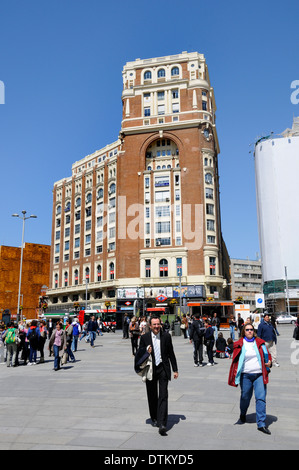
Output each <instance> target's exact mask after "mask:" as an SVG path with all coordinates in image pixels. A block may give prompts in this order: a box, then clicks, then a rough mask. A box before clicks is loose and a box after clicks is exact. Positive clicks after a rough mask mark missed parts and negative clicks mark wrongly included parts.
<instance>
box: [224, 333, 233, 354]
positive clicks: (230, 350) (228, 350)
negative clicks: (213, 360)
mask: <svg viewBox="0 0 299 470" xmlns="http://www.w3.org/2000/svg"><path fill="white" fill-rule="evenodd" d="M226 343H227V345H226V350H225V353H226V354H227V356H228V357H229V358H230V359H231V358H232V355H233V351H234V342H233V340H232V339H231V338H227V342H226Z"/></svg>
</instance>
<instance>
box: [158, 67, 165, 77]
mask: <svg viewBox="0 0 299 470" xmlns="http://www.w3.org/2000/svg"><path fill="white" fill-rule="evenodd" d="M163 77H165V69H160V70H159V71H158V78H163Z"/></svg>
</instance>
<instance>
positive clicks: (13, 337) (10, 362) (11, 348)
mask: <svg viewBox="0 0 299 470" xmlns="http://www.w3.org/2000/svg"><path fill="white" fill-rule="evenodd" d="M2 339H3V340H4V341H5V346H6V350H7V360H6V365H7V367H10V366H12V367H16V358H17V351H18V343H19V342H20V338H19V330H18V329H17V328H16V327H15V324H14V323H13V322H11V323H9V324H8V325H7V330H5V332H4V333H3V334H2Z"/></svg>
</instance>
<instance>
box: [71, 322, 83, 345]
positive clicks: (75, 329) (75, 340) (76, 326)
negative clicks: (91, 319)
mask: <svg viewBox="0 0 299 470" xmlns="http://www.w3.org/2000/svg"><path fill="white" fill-rule="evenodd" d="M72 327H73V341H72V351H73V352H76V351H77V348H78V339H79V336H80V333H81V325H80V323H79V319H78V318H77V317H76V318H74V320H73V322H72Z"/></svg>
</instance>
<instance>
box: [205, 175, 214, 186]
mask: <svg viewBox="0 0 299 470" xmlns="http://www.w3.org/2000/svg"><path fill="white" fill-rule="evenodd" d="M205 182H206V183H208V184H212V183H213V176H212V174H211V173H206V175H205Z"/></svg>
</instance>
